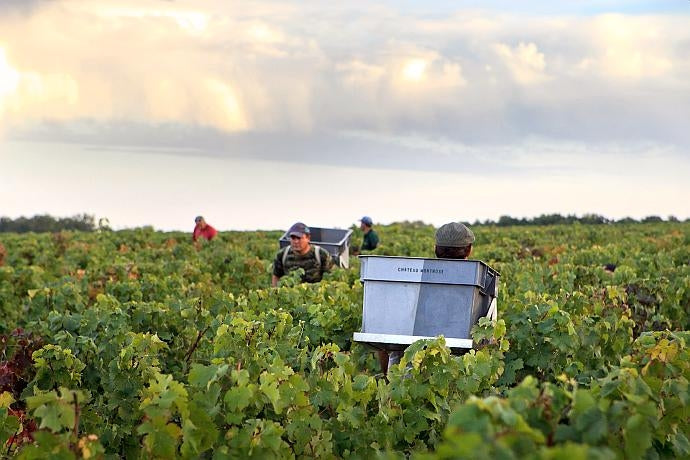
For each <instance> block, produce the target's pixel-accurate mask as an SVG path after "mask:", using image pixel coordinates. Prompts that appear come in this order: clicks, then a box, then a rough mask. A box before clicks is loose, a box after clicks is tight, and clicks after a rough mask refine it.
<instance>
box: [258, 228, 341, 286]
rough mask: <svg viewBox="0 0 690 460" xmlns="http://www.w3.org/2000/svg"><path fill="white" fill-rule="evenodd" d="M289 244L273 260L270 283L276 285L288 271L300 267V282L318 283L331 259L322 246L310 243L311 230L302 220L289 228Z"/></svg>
mask: <svg viewBox="0 0 690 460" xmlns="http://www.w3.org/2000/svg"><path fill="white" fill-rule="evenodd" d="M288 236H289V237H290V245H289V246H286V247H284V248H283V249H281V250H280V251H278V254H276V258H275V260H274V261H273V276H272V277H271V285H272V286H273V287H275V286H277V285H278V280H279V279H280V278H281V277H282V276H283V275H285V274H286V273H288V272H291V271H293V270H297V269H298V268H302V269H303V270H304V275H302V282H305V283H318V282H319V281H321V279H322V278H323V274H324V273H325V272H327V271H329V270H330V269H331V267H332V266H333V260H332V259H331V255H330V254H329V253H328V251H326V250H325V249H324V248H322V247H320V246H317V245H315V244H311V231H310V230H309V227H307V226H306V225H304V224H303V223H302V222H297V223H296V224H294V225H293V226H292V227H290V230H288Z"/></svg>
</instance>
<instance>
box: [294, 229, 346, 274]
mask: <svg viewBox="0 0 690 460" xmlns="http://www.w3.org/2000/svg"><path fill="white" fill-rule="evenodd" d="M309 231H310V235H311V242H312V244H315V245H317V246H321V247H322V248H324V249H325V250H326V251H328V253H329V254H330V255H331V257H333V261H334V262H335V263H336V264H337V265H338V266H340V267H343V268H348V267H349V266H350V237H351V236H352V230H341V229H339V228H319V227H309ZM289 245H290V235H288V232H285V233H284V234H283V236H281V237H280V247H281V249H282V248H284V247H285V246H289Z"/></svg>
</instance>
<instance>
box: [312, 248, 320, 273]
mask: <svg viewBox="0 0 690 460" xmlns="http://www.w3.org/2000/svg"><path fill="white" fill-rule="evenodd" d="M312 246H314V255H315V256H316V265H317V266H318V267H319V270H320V269H321V246H317V245H315V244H312Z"/></svg>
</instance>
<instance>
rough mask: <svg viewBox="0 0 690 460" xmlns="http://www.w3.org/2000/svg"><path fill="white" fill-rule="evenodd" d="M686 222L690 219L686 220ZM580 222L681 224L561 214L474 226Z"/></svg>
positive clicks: (652, 218) (649, 218)
mask: <svg viewBox="0 0 690 460" xmlns="http://www.w3.org/2000/svg"><path fill="white" fill-rule="evenodd" d="M685 221H686V222H688V221H690V219H686V220H685ZM575 222H579V223H581V224H588V225H592V224H594V225H596V224H638V223H643V224H646V223H654V222H679V220H678V218H676V217H675V216H668V217H667V218H666V220H664V219H662V218H661V217H659V216H647V217H645V218H643V219H640V220H636V219H633V218H632V217H624V218H622V219H618V220H616V219H609V218H607V217H604V216H600V215H599V214H585V215H583V216H582V217H577V216H576V215H574V214H569V215H567V216H562V215H560V214H542V215H541V216H539V217H530V218H526V217H523V218H517V217H510V216H501V217H499V218H498V220H497V221H494V220H491V219H487V220H485V221H480V220H476V221H475V222H474V224H472V225H473V226H477V225H496V226H498V227H507V226H509V225H564V224H574V223H575Z"/></svg>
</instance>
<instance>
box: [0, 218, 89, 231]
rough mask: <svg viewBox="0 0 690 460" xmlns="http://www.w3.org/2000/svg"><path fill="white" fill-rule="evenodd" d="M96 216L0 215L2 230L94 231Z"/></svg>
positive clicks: (0, 228)
mask: <svg viewBox="0 0 690 460" xmlns="http://www.w3.org/2000/svg"><path fill="white" fill-rule="evenodd" d="M96 228H97V227H96V220H95V217H94V216H92V215H90V214H81V215H79V214H78V215H76V216H72V217H53V216H49V215H47V214H46V215H40V216H33V217H23V216H22V217H18V218H16V219H10V218H9V217H0V232H14V233H26V232H36V233H41V232H59V231H62V230H79V231H83V232H92V231H94V230H96Z"/></svg>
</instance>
